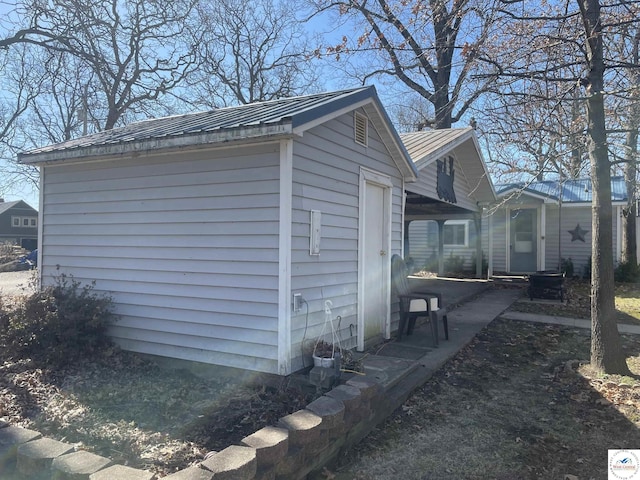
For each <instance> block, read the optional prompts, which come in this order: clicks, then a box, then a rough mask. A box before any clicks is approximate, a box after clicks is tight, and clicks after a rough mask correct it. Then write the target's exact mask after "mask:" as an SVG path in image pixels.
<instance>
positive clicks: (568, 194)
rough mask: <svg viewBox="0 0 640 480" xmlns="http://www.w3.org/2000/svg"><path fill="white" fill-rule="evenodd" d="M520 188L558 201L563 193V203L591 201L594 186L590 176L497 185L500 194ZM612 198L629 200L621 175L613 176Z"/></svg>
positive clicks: (616, 200)
mask: <svg viewBox="0 0 640 480" xmlns="http://www.w3.org/2000/svg"><path fill="white" fill-rule="evenodd" d="M518 190H520V191H522V192H523V193H529V194H533V195H539V196H543V197H545V198H549V199H551V200H555V201H558V200H559V199H560V197H561V194H562V202H563V203H590V202H591V194H592V192H593V186H592V184H591V179H590V178H582V179H575V180H563V181H562V182H560V181H559V180H544V181H540V182H531V183H526V182H515V183H507V184H503V185H496V191H497V193H498V195H504V194H506V193H508V192H514V191H518ZM611 200H612V201H613V202H626V201H627V188H626V185H625V183H624V178H623V177H621V176H614V177H611Z"/></svg>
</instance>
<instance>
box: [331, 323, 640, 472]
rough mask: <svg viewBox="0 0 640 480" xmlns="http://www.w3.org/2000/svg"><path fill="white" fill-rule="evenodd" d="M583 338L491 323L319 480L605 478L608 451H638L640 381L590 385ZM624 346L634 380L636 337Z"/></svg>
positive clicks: (566, 331)
mask: <svg viewBox="0 0 640 480" xmlns="http://www.w3.org/2000/svg"><path fill="white" fill-rule="evenodd" d="M587 333H588V332H587V331H584V330H578V329H572V328H564V327H557V326H552V325H540V324H530V323H526V322H516V321H507V320H496V321H494V322H493V323H492V324H491V325H489V327H487V328H486V329H485V330H483V331H482V332H481V333H480V334H479V335H478V336H477V338H476V339H475V340H474V341H473V342H472V343H471V344H470V345H469V346H468V347H466V348H465V349H463V350H462V351H461V352H460V353H459V354H458V355H457V356H456V357H455V358H454V359H452V360H451V361H450V362H448V363H447V364H446V365H445V366H444V367H443V368H442V369H441V370H440V371H439V372H438V373H436V375H435V376H434V377H432V378H431V380H429V381H428V382H427V383H426V384H425V385H424V386H423V387H422V388H420V389H419V390H417V391H416V392H415V393H414V394H413V395H412V396H411V397H410V398H409V400H408V401H407V402H406V403H405V404H404V405H403V406H402V407H401V408H400V409H399V410H398V411H397V412H396V413H395V414H394V415H393V416H392V417H390V418H389V419H388V420H387V421H386V422H385V423H384V424H383V425H381V427H380V428H379V429H377V430H376V431H374V432H373V433H372V434H370V435H369V436H368V437H367V438H366V439H365V440H364V441H363V442H362V443H361V444H360V445H358V446H357V447H356V448H355V449H353V450H352V451H350V452H349V453H348V454H347V455H346V456H345V457H344V458H342V459H341V463H340V464H339V465H338V466H337V467H336V468H334V469H331V471H326V472H325V475H327V476H329V478H335V479H336V480H342V479H358V480H365V479H371V480H373V479H376V480H382V479H398V478H402V479H406V480H410V479H416V480H427V479H438V480H447V479H456V480H460V479H478V480H481V479H503V480H507V479H540V478H544V479H563V480H564V479H567V478H569V479H571V480H575V479H579V480H588V479H603V478H607V450H608V449H615V448H639V447H640V430H639V429H638V426H639V425H640V424H639V422H640V381H639V380H638V379H636V378H629V377H603V378H600V377H593V376H591V375H590V374H589V369H588V366H586V365H584V364H585V363H586V362H588V358H589V337H588V335H587ZM623 339H624V346H625V350H626V352H627V354H628V356H629V357H630V360H629V364H630V368H631V369H632V371H633V372H634V373H635V374H639V373H640V338H639V337H637V336H636V337H634V336H625V337H623ZM331 475H335V477H334V476H331ZM318 478H320V477H318Z"/></svg>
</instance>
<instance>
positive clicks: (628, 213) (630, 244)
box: [621, 27, 640, 265]
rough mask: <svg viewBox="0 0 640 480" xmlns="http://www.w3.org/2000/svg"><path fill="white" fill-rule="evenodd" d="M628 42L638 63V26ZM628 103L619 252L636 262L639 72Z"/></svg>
mask: <svg viewBox="0 0 640 480" xmlns="http://www.w3.org/2000/svg"><path fill="white" fill-rule="evenodd" d="M633 42H634V43H633V45H632V58H631V62H632V63H633V64H634V65H638V64H640V27H638V30H637V31H636V34H635V37H634V39H633ZM631 92H632V93H631V99H630V100H631V105H630V106H629V120H628V121H627V128H628V131H627V136H626V138H625V142H624V143H625V145H624V150H625V161H626V162H627V163H626V165H625V168H624V182H625V186H626V187H627V201H628V204H627V207H626V208H625V209H624V216H623V217H622V255H621V257H622V258H621V259H622V261H623V262H628V263H631V264H634V265H637V264H638V243H637V242H638V240H637V238H636V222H637V220H636V215H637V213H638V212H637V211H636V193H637V192H636V190H637V187H638V185H637V176H638V162H637V159H636V157H637V155H638V123H639V122H640V103H639V102H640V93H639V92H640V72H637V71H635V72H632V73H631Z"/></svg>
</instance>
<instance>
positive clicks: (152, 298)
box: [19, 87, 458, 375]
mask: <svg viewBox="0 0 640 480" xmlns="http://www.w3.org/2000/svg"><path fill="white" fill-rule="evenodd" d="M19 160H20V161H21V162H23V163H27V164H32V165H37V166H39V167H40V182H41V194H40V195H41V198H40V202H41V211H40V226H41V228H40V231H39V245H40V249H39V259H38V260H39V265H40V269H39V275H40V276H41V282H42V284H43V285H47V284H51V283H52V282H54V280H55V277H56V276H57V275H59V274H60V273H65V274H68V275H72V276H73V277H74V278H75V279H76V280H78V281H80V282H93V281H95V286H96V290H97V291H103V292H106V293H108V294H109V295H111V296H112V298H113V299H114V303H115V313H116V314H117V316H118V321H117V322H116V323H115V325H113V327H112V328H111V330H110V334H111V336H112V337H113V338H114V339H115V341H116V342H117V343H118V344H119V345H121V346H122V347H123V348H125V349H128V350H131V351H136V352H142V353H147V354H152V355H160V356H165V357H171V358H177V359H184V360H190V361H194V362H202V363H205V364H215V365H224V366H230V367H238V368H242V369H248V370H253V371H258V372H267V373H274V374H279V375H287V374H289V373H291V372H293V371H296V370H298V369H300V368H303V367H305V366H308V365H309V362H310V360H311V359H310V353H311V349H312V347H313V344H314V342H315V340H316V337H317V336H318V335H319V334H320V332H321V331H322V328H323V325H324V322H325V321H326V320H327V319H330V320H332V321H333V322H334V325H335V328H336V329H337V330H338V335H339V336H340V339H341V343H342V345H343V346H345V347H357V348H359V349H363V348H364V347H365V346H366V345H368V344H370V343H374V342H377V341H379V340H380V339H383V338H389V337H390V334H391V331H392V330H394V329H395V328H397V311H396V310H397V308H392V298H391V287H390V258H391V256H392V255H393V254H394V253H398V254H402V253H403V238H404V237H403V230H404V223H403V221H404V216H403V202H404V199H405V189H406V186H407V185H408V183H409V182H415V181H416V180H417V178H418V171H417V169H416V166H415V165H414V163H413V161H412V160H411V157H410V156H409V154H408V153H407V151H406V148H405V145H404V143H403V142H402V140H401V139H400V137H399V135H398V134H397V133H396V131H395V129H394V127H393V126H392V124H391V122H390V120H389V118H388V116H387V114H386V113H385V111H384V108H383V107H382V105H381V103H380V101H379V99H378V96H377V94H376V92H375V89H374V88H373V87H362V88H356V89H352V90H344V91H338V92H329V93H322V94H316V95H309V96H303V97H295V98H287V99H281V100H275V101H270V102H263V103H256V104H250V105H244V106H239V107H231V108H222V109H218V110H212V111H208V112H201V113H193V114H188V115H180V116H172V117H168V118H160V119H153V120H148V121H143V122H138V123H134V124H131V125H128V126H125V127H122V128H117V129H114V130H110V131H105V132H100V133H96V134H92V135H88V136H85V137H82V138H78V139H75V140H70V141H67V142H64V143H60V144H56V145H51V146H47V147H44V148H40V149H37V150H32V151H30V152H26V153H23V154H21V155H20V156H19ZM456 193H458V192H456Z"/></svg>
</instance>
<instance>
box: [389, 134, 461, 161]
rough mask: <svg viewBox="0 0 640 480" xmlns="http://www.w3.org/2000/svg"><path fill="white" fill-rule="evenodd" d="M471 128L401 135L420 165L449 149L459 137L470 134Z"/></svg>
mask: <svg viewBox="0 0 640 480" xmlns="http://www.w3.org/2000/svg"><path fill="white" fill-rule="evenodd" d="M469 130H470V128H446V129H441V130H424V131H420V132H411V133H401V134H400V138H401V139H402V142H403V143H404V146H405V148H406V149H407V152H409V155H410V156H411V159H412V160H413V162H414V163H416V164H418V163H420V162H421V161H422V160H424V159H425V158H426V157H428V156H429V155H432V154H433V153H435V152H437V151H438V150H440V149H441V148H444V147H448V146H450V145H451V143H452V142H453V141H454V140H456V139H457V138H458V137H460V136H462V135H464V134H466V133H468V132H469Z"/></svg>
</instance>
